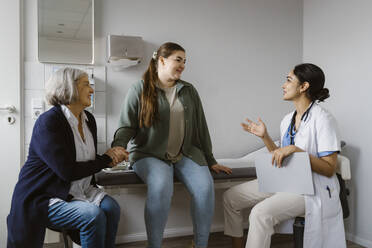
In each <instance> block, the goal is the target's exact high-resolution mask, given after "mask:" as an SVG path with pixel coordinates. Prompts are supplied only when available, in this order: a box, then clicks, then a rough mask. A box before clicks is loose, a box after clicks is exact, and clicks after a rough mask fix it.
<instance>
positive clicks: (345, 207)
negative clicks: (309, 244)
mask: <svg viewBox="0 0 372 248" xmlns="http://www.w3.org/2000/svg"><path fill="white" fill-rule="evenodd" d="M336 175H337V179H338V181H339V183H340V201H341V206H342V212H343V217H344V219H345V218H347V217H349V215H350V209H349V204H348V202H347V196H348V195H349V194H350V191H349V189H348V188H346V185H345V180H350V179H351V173H350V161H349V159H348V158H347V157H345V156H342V155H338V171H337V173H336ZM304 229H305V218H304V217H296V219H295V222H294V224H293V239H294V243H295V246H294V247H295V248H302V247H303V241H304Z"/></svg>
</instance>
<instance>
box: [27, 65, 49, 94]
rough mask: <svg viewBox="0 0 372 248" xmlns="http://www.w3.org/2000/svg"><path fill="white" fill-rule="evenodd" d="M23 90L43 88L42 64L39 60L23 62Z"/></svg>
mask: <svg viewBox="0 0 372 248" xmlns="http://www.w3.org/2000/svg"><path fill="white" fill-rule="evenodd" d="M24 69H25V81H24V82H25V90H39V89H44V65H43V64H41V63H39V62H34V61H26V62H25V68H24Z"/></svg>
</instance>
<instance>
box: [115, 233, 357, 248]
mask: <svg viewBox="0 0 372 248" xmlns="http://www.w3.org/2000/svg"><path fill="white" fill-rule="evenodd" d="M191 239H192V236H186V237H177V238H168V239H165V240H164V242H163V248H189V247H190V245H191ZM144 247H146V242H134V243H127V244H123V245H118V246H116V248H144ZM208 247H213V248H231V242H230V238H229V237H227V236H225V235H224V234H223V233H222V232H218V233H212V234H211V235H210V239H209V246H208ZM271 247H272V248H292V247H294V244H293V237H292V235H282V234H279V235H278V234H275V235H274V236H273V239H272V244H271ZM347 247H348V248H363V246H360V245H357V244H354V243H352V242H350V241H348V242H347Z"/></svg>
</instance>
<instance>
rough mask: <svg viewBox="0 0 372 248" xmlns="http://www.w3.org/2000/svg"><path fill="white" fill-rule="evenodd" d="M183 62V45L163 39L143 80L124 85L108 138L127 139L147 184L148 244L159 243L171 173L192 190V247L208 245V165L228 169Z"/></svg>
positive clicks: (210, 200) (131, 157)
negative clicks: (117, 115) (218, 153)
mask: <svg viewBox="0 0 372 248" xmlns="http://www.w3.org/2000/svg"><path fill="white" fill-rule="evenodd" d="M185 62H186V54H185V49H184V48H183V47H181V46H180V45H178V44H176V43H172V42H167V43H164V44H163V45H161V46H160V47H159V49H158V50H157V51H156V52H154V53H153V56H152V59H151V61H150V64H149V67H148V69H147V71H146V72H145V73H144V75H143V80H141V81H138V82H137V83H135V84H134V85H133V86H132V87H131V88H130V89H129V91H128V94H127V96H126V98H125V101H124V104H123V108H122V111H121V115H120V122H119V129H118V131H117V133H116V135H115V138H114V141H113V143H112V145H113V146H123V147H125V148H126V147H127V144H128V142H129V143H130V145H131V146H130V148H129V152H130V155H129V160H130V162H131V163H133V169H134V171H135V172H136V174H137V175H138V176H139V177H140V178H141V179H142V180H143V181H144V182H145V183H146V184H147V189H148V190H147V200H146V206H145V223H146V231H147V238H148V245H147V247H148V248H160V247H161V244H162V239H163V232H164V228H165V225H166V222H167V217H168V211H169V209H170V205H171V199H172V194H173V176H174V175H176V176H177V177H178V179H179V180H180V181H181V182H182V183H183V184H184V185H185V187H186V189H187V190H188V192H189V193H190V195H191V215H192V222H193V226H194V244H193V245H192V247H197V248H206V247H208V237H209V231H210V227H211V224H212V218H213V210H214V188H213V179H212V176H211V174H210V171H209V170H210V169H211V170H214V171H215V172H217V173H218V172H219V171H223V172H226V173H231V169H230V168H227V167H225V166H223V165H219V164H218V163H217V161H216V159H215V158H214V156H213V153H212V142H211V139H210V136H209V131H208V126H207V122H206V119H205V116H204V111H203V107H202V104H201V100H200V98H199V94H198V93H197V91H196V89H195V88H194V86H193V85H192V84H190V83H187V82H185V81H183V80H181V74H182V72H183V70H184V69H185Z"/></svg>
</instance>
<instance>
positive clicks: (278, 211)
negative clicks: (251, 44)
mask: <svg viewBox="0 0 372 248" xmlns="http://www.w3.org/2000/svg"><path fill="white" fill-rule="evenodd" d="M323 87H324V73H323V71H322V70H321V69H320V68H319V67H318V66H316V65H313V64H300V65H297V66H296V67H295V68H294V69H293V70H292V71H290V72H289V74H288V76H287V79H286V81H285V83H284V84H283V86H282V88H283V99H284V100H286V101H292V102H293V104H294V107H295V111H293V112H291V113H289V114H287V115H286V116H285V117H284V119H283V120H282V122H281V125H280V140H281V145H280V146H279V147H277V146H276V145H275V143H274V142H273V141H272V139H271V138H270V136H269V134H268V132H267V130H266V126H265V124H264V122H263V121H262V120H261V119H260V118H259V119H258V122H253V121H251V120H249V119H247V123H242V127H243V129H244V130H245V131H247V132H249V133H252V134H254V135H256V136H258V137H259V138H261V139H262V141H263V142H264V144H265V146H266V147H267V149H268V150H269V151H270V152H271V153H272V154H273V163H276V164H277V165H278V166H281V164H282V161H283V159H285V158H286V157H288V156H290V155H291V154H293V153H295V152H307V153H308V154H309V157H310V164H311V169H312V172H313V173H312V174H313V182H314V189H315V194H314V195H299V194H292V193H284V192H280V193H275V194H271V193H262V192H259V190H258V183H257V180H253V181H249V182H246V183H243V184H240V185H237V186H234V187H232V188H230V189H229V190H227V191H226V192H225V194H224V198H223V200H224V214H225V234H226V235H229V236H232V241H233V247H234V248H238V247H239V248H241V247H243V246H244V244H243V238H242V237H243V216H242V210H243V209H245V208H252V210H251V213H250V216H249V231H248V238H247V242H246V245H245V247H246V248H262V247H270V242H271V235H272V234H273V233H274V226H275V225H277V224H278V223H280V222H282V221H285V220H288V219H292V218H294V217H296V216H301V215H305V219H306V225H305V233H304V247H305V248H310V247H311V248H334V247H338V248H341V247H346V241H345V233H344V223H343V218H342V209H341V203H340V200H339V183H338V180H337V177H336V175H335V171H336V166H337V152H338V151H340V140H339V138H338V133H337V126H336V121H335V119H334V117H333V116H332V115H331V114H330V113H329V112H328V111H327V110H325V109H323V108H322V107H321V106H320V105H318V103H317V102H321V101H324V100H325V99H326V98H328V97H329V91H328V89H326V88H323ZM298 166H302V165H300V164H299V165H298Z"/></svg>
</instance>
